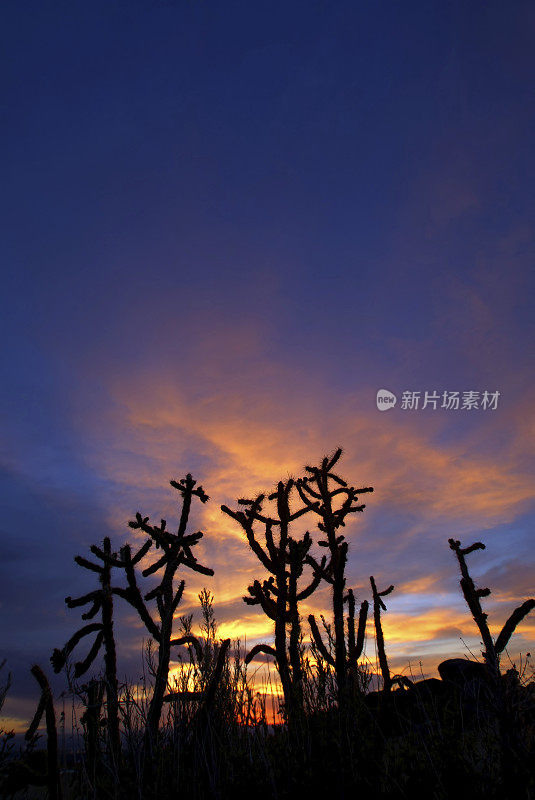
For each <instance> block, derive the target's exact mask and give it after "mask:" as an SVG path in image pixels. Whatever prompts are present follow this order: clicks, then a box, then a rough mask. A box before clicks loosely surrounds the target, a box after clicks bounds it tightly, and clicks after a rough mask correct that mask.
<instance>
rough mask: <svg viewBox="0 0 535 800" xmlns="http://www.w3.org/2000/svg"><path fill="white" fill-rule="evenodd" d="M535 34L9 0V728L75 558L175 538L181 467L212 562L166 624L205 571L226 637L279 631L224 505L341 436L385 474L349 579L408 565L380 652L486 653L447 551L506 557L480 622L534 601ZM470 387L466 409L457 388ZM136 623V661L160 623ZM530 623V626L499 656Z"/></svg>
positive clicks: (445, 6) (127, 665)
mask: <svg viewBox="0 0 535 800" xmlns="http://www.w3.org/2000/svg"><path fill="white" fill-rule="evenodd" d="M534 33H535V8H534V7H533V4H531V3H528V2H515V0H513V1H512V2H509V3H507V4H505V3H501V2H497V1H496V0H485V2H483V1H482V0H481V1H480V0H475V1H474V2H471V3H464V2H461V0H454V1H453V2H450V3H442V2H435V1H433V0H427V1H426V2H404V3H394V2H382V1H381V0H373V2H368V1H367V0H363V2H359V3H355V2H345V1H344V0H340V1H338V0H336V1H335V2H329V3H328V2H325V0H312V2H311V0H307V2H294V1H293V0H292V1H291V2H287V1H286V2H278V0H271V1H270V2H269V3H267V2H263V1H262V0H258V2H254V3H250V2H238V0H229V1H228V2H225V3H216V2H214V0H175V1H173V0H167V1H164V0H161V1H157V0H150V2H149V0H137V1H136V0H131V2H126V1H124V2H122V1H121V0H114V1H112V2H106V3H101V2H92V3H82V2H78V1H76V2H74V3H73V2H70V3H66V2H60V1H59V0H57V1H56V2H47V0H44V1H43V0H40V2H36V0H25V2H20V0H17V2H14V1H13V0H7V2H5V3H4V4H3V8H2V11H1V25H0V38H1V47H0V51H1V56H0V58H1V62H2V63H1V75H2V79H1V87H2V91H1V94H2V100H1V104H0V107H1V110H0V113H1V115H2V120H1V126H0V129H1V136H2V140H3V142H2V148H1V153H2V161H3V168H2V174H3V180H2V188H3V191H2V193H1V195H2V199H1V202H2V209H1V226H2V233H1V239H2V258H1V262H2V264H1V269H2V315H1V318H0V327H1V339H0V341H1V367H2V376H3V380H2V391H1V392H0V414H1V434H0V470H1V475H2V480H1V484H0V501H1V507H2V520H1V524H0V528H1V537H0V552H1V558H0V603H1V606H0V634H1V641H2V647H1V650H0V656H1V658H5V659H6V665H5V667H4V669H3V671H2V673H1V674H0V677H1V675H4V676H5V674H6V672H7V670H11V672H12V673H13V686H12V688H11V690H10V693H9V697H8V701H7V702H6V706H5V708H4V714H5V715H7V718H8V724H10V725H12V726H14V727H16V728H18V729H21V730H22V729H24V727H25V726H26V725H27V724H28V723H29V721H30V719H31V716H32V715H33V710H34V706H35V702H36V699H37V691H36V687H34V685H33V679H32V678H31V676H30V673H29V668H30V666H31V665H32V664H33V663H39V664H40V665H41V666H43V667H44V668H46V669H47V670H48V673H49V674H50V672H51V670H50V664H49V660H48V659H49V656H50V654H51V651H52V649H53V648H54V647H61V646H62V645H63V643H64V642H65V641H66V640H67V638H69V636H70V635H71V634H72V633H73V632H74V631H75V630H76V628H77V627H78V626H79V624H80V616H79V614H78V611H77V610H70V611H69V610H68V609H66V608H65V604H64V598H65V597H66V596H67V595H73V596H75V595H76V594H80V593H81V592H82V591H89V590H90V589H91V588H92V587H93V583H92V579H91V575H89V574H86V573H85V572H84V571H83V570H82V569H81V568H80V567H78V566H77V565H76V564H75V563H74V561H73V558H74V556H75V555H87V554H88V551H89V547H90V545H91V544H94V543H98V542H102V539H103V538H104V536H110V537H111V538H112V542H113V545H114V547H119V546H120V545H121V544H124V543H125V542H126V541H131V542H134V541H135V540H134V538H133V532H132V531H131V530H129V528H128V525H127V523H128V520H130V519H132V518H133V516H134V515H135V513H136V511H142V512H143V513H144V514H145V515H150V516H151V518H154V520H155V521H159V519H160V517H166V518H167V520H168V523H169V526H170V527H171V525H172V523H173V521H174V522H175V524H176V520H177V515H178V506H177V502H176V500H177V497H176V493H175V492H174V490H173V489H171V487H170V486H169V480H170V479H171V478H174V479H176V478H180V477H182V476H183V475H185V474H186V473H187V472H191V473H192V474H193V475H194V477H195V478H196V479H197V480H199V481H200V482H201V483H202V485H203V486H204V488H205V490H206V492H207V493H208V494H209V496H210V501H209V502H208V503H207V504H206V506H201V505H200V504H199V508H196V509H194V512H193V515H192V530H194V529H197V527H200V528H201V529H202V530H203V531H204V533H205V536H204V539H203V541H202V543H201V544H200V545H199V547H198V548H197V550H198V555H199V558H200V559H201V560H202V561H203V562H204V563H205V564H208V565H209V566H211V567H213V569H214V570H215V574H214V577H213V578H206V577H204V576H199V575H197V574H192V573H190V574H187V575H185V576H184V577H185V579H186V591H185V595H184V601H183V604H182V606H181V607H180V613H190V612H191V613H194V619H195V623H194V624H195V625H198V623H199V619H200V615H199V611H198V601H197V594H198V592H199V591H200V589H201V588H202V587H203V586H207V588H209V589H210V590H211V591H212V592H213V593H214V596H215V611H216V617H217V619H218V621H219V624H220V628H219V631H220V634H221V636H226V635H229V636H232V637H233V638H234V637H240V638H241V640H242V641H243V640H244V638H245V637H246V638H247V642H248V643H252V644H255V643H257V642H262V641H269V639H270V635H271V624H270V622H269V621H268V620H266V618H265V617H263V615H262V613H261V611H259V610H258V609H257V608H255V607H249V606H246V605H245V604H244V603H243V601H242V599H241V598H242V596H243V595H244V594H245V593H246V589H247V586H248V585H249V583H251V582H252V580H253V579H255V578H264V577H266V575H265V573H264V571H263V569H262V566H261V565H260V564H259V563H258V562H257V561H256V560H255V557H254V556H253V554H252V553H251V552H250V550H249V549H248V546H247V543H246V541H245V540H244V538H243V536H242V534H241V533H240V531H239V529H238V528H237V527H236V525H235V524H234V523H233V521H232V520H231V519H229V518H228V517H226V516H225V515H224V514H222V513H221V511H220V506H221V504H222V503H226V504H228V505H230V506H235V505H236V499H237V498H238V497H243V496H244V495H245V496H248V495H253V494H255V493H258V492H260V491H266V490H270V489H272V488H273V487H274V486H275V485H276V483H277V481H278V480H279V479H286V478H287V477H288V476H294V477H298V476H299V475H300V474H302V471H303V467H304V465H305V464H311V463H312V464H317V463H319V461H320V460H321V458H322V457H323V456H324V455H325V454H326V453H331V452H333V451H334V450H335V449H336V448H337V447H338V446H341V447H342V448H343V449H344V456H343V458H342V460H341V462H340V474H342V475H343V477H344V478H345V479H346V480H348V481H349V482H350V483H351V484H352V485H355V486H356V485H361V486H362V485H365V486H366V485H369V486H373V487H374V489H375V491H374V493H373V494H372V495H367V496H366V497H365V498H363V500H365V501H366V509H365V511H364V513H363V514H362V515H359V516H358V519H355V520H354V522H353V523H352V524H351V526H348V529H347V537H348V541H349V562H348V568H347V578H348V585H351V586H352V587H353V588H354V589H355V592H356V594H357V596H358V597H359V599H360V600H362V599H365V598H368V599H369V598H370V588H369V576H370V575H374V576H375V578H376V581H377V583H378V585H379V588H381V586H382V585H383V584H384V586H385V587H386V586H387V585H389V584H391V583H393V584H394V585H395V591H394V592H393V594H392V595H391V596H389V598H388V601H389V602H388V603H387V607H388V611H387V613H386V614H385V615H384V630H385V637H386V642H387V651H388V654H389V657H390V660H391V663H392V666H393V669H395V670H396V671H405V673H407V670H409V669H416V671H417V672H418V671H420V670H423V672H424V673H425V674H426V675H433V674H436V671H435V670H436V665H437V664H438V663H439V662H440V661H441V660H442V659H444V658H446V657H449V656H458V655H460V656H465V655H470V650H471V651H472V652H473V653H474V655H475V656H476V657H480V651H481V647H480V645H479V638H478V633H477V630H476V629H475V626H474V623H473V621H472V620H471V618H470V614H469V612H468V611H467V609H466V608H465V606H464V601H463V599H462V595H461V592H460V589H459V583H458V579H459V576H458V569H457V564H456V561H455V557H454V555H453V553H452V552H451V551H450V549H449V547H448V541H447V540H448V538H449V537H451V536H453V537H455V538H457V539H460V540H461V541H462V542H463V543H466V544H470V543H471V542H472V541H477V540H481V541H483V542H484V543H485V544H486V545H487V549H486V550H485V551H484V552H477V553H475V554H473V555H472V556H470V566H471V568H472V569H473V573H474V576H475V578H476V579H477V581H478V583H479V585H482V586H489V588H491V590H492V594H491V596H490V598H489V599H488V600H487V601H486V608H487V610H488V611H489V621H490V623H491V629H492V631H493V633H494V634H497V633H498V632H499V630H500V627H501V625H502V624H503V622H504V621H505V619H506V618H507V617H508V616H509V614H510V613H511V612H512V610H513V609H514V608H515V606H517V605H518V604H519V603H520V602H522V601H523V600H524V599H526V598H528V597H530V596H533V595H534V593H535V586H534V579H533V576H534V569H533V568H534V566H535V556H534V548H533V541H534V540H533V528H534V521H535V502H534V493H533V476H534V459H533V453H534V444H535V421H534V414H533V408H534V401H535V380H534V369H533V366H534V365H533V358H534V350H535V348H534V344H535V330H534V325H535V316H534V314H533V304H534V299H535V293H534V289H535V270H534V266H533V265H534V256H535V247H534V230H533V220H534V210H535V208H534V206H535V202H534V198H535V195H534V193H533V186H534V179H535V175H534V167H535V155H534V150H533V141H534V136H535V124H534V107H535V102H534V92H533V86H534V85H535V83H534V79H535V63H534V59H533V36H534ZM379 389H387V390H389V391H390V392H393V393H394V394H395V395H396V397H397V403H396V405H395V406H394V407H393V408H390V409H389V410H387V411H380V410H378V408H377V404H376V395H377V391H378V390H379ZM454 391H457V392H460V397H461V404H460V405H462V398H463V393H464V392H479V393H480V394H479V397H478V401H479V402H478V407H477V408H471V409H469V408H462V407H459V408H458V409H454V408H449V409H448V408H442V407H441V403H442V398H443V393H444V392H448V393H450V392H454ZM485 391H487V392H489V393H495V392H499V396H498V400H497V405H496V408H492V407H490V408H482V407H481V406H482V402H481V401H482V397H483V394H482V393H483V392H485ZM404 392H420V393H421V394H420V397H419V405H418V408H406V407H403V406H404V405H407V404H406V403H405V404H404V402H403V393H404ZM425 392H428V393H434V392H436V393H437V395H438V396H439V402H438V403H437V408H436V409H434V408H433V404H432V403H428V405H427V407H426V408H422V405H423V402H424V396H425ZM312 533H313V534H314V536H315V535H316V534H315V533H314V531H312ZM316 533H317V532H316ZM316 538H317V537H316ZM116 610H117V625H116V634H117V639H118V641H119V643H120V659H119V669H120V673H121V675H122V674H125V675H130V676H132V675H133V676H134V677H135V676H136V675H137V674H138V672H139V670H140V657H141V642H142V638H143V631H142V629H141V628H140V627H139V624H138V623H137V621H136V620H135V619H134V617H133V615H132V613H131V612H130V611H129V610H128V609H123V608H121V607H119V606H118V607H117V609H116ZM306 610H307V611H308V610H314V611H315V612H317V613H319V612H324V613H326V614H328V613H329V595H328V591H326V590H322V591H321V592H319V593H318V594H317V595H314V597H313V598H311V600H310V607H309V608H307V609H306ZM368 634H369V635H368V642H367V651H366V657H367V658H368V659H369V660H370V663H372V664H373V665H375V651H374V641H373V631H372V630H371V627H370V628H369V630H368ZM534 643H535V618H533V617H532V618H531V619H530V618H528V619H526V620H525V621H524V623H523V624H522V626H521V628H519V630H518V632H517V634H516V636H515V638H514V640H513V641H512V642H511V647H510V658H511V660H512V661H514V662H516V663H517V665H518V663H519V661H518V659H519V654H520V653H522V654H523V657H525V654H526V653H527V652H529V650H530V648H532V647H533V646H534ZM80 655H83V654H82V653H81V651H80ZM506 662H507V659H506ZM408 665H411V666H410V667H409V666H408ZM420 665H421V666H420ZM508 665H509V662H507V663H506V666H508ZM54 688H55V689H56V691H57V692H59V691H60V690H61V688H64V680H63V678H62V676H60V677H59V678H57V679H54ZM3 724H5V723H3Z"/></svg>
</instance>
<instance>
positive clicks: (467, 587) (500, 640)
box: [448, 539, 535, 678]
mask: <svg viewBox="0 0 535 800" xmlns="http://www.w3.org/2000/svg"><path fill="white" fill-rule="evenodd" d="M448 542H449V546H450V549H451V550H453V552H454V553H455V555H456V556H457V561H458V562H459V567H460V570H461V581H460V583H461V589H462V591H463V595H464V599H465V600H466V602H467V604H468V608H469V609H470V611H471V612H472V616H473V618H474V621H475V623H476V625H477V627H478V628H479V632H480V633H481V639H482V640H483V645H484V647H485V650H484V652H483V658H484V660H485V663H486V665H487V666H488V668H489V670H490V672H491V675H493V676H494V677H495V678H498V677H499V675H500V655H501V654H502V652H503V651H504V650H505V648H506V647H507V643H508V642H509V639H510V638H511V636H512V635H513V633H514V632H515V630H516V628H517V625H518V624H519V623H520V622H521V621H522V620H523V619H524V617H525V616H526V615H527V614H529V612H530V611H532V610H533V609H534V608H535V600H534V599H530V600H526V601H525V602H524V603H522V605H521V606H518V608H515V610H514V611H513V613H512V614H511V616H510V617H509V619H508V620H507V621H506V622H505V624H504V626H503V628H502V629H501V631H500V633H499V635H498V637H497V639H496V641H494V640H493V638H492V635H491V633H490V630H489V626H488V622H487V614H485V612H484V611H483V609H482V607H481V598H482V597H488V596H489V594H490V589H476V586H475V584H474V581H473V580H472V577H471V575H470V573H469V571H468V565H467V563H466V558H465V557H466V556H467V555H469V554H470V553H473V552H474V551H475V550H484V549H485V545H484V544H483V543H482V542H475V543H474V544H471V545H470V546H469V547H461V543H460V542H459V541H458V540H456V539H448Z"/></svg>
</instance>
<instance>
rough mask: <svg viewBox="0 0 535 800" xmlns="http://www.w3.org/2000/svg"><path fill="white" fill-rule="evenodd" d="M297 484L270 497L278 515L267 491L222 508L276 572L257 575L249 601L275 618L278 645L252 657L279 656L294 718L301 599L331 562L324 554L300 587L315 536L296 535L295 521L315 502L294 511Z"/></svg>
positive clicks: (257, 649)
mask: <svg viewBox="0 0 535 800" xmlns="http://www.w3.org/2000/svg"><path fill="white" fill-rule="evenodd" d="M294 486H295V483H294V481H293V479H289V480H288V481H287V482H286V483H284V482H283V481H280V482H279V483H278V485H277V491H276V492H274V493H273V494H271V495H269V496H268V498H267V499H268V500H272V501H275V505H276V515H275V514H274V515H273V516H269V515H266V514H265V513H263V510H262V505H263V502H264V500H265V499H266V498H265V496H264V495H262V494H261V495H259V496H258V497H257V498H256V499H255V500H239V501H238V502H239V504H240V505H241V506H243V509H240V510H237V511H233V510H231V509H230V508H228V506H225V505H223V506H222V507H221V508H222V511H224V512H225V513H226V514H228V515H229V516H230V517H232V518H233V519H234V520H236V521H237V522H238V523H239V524H240V525H241V527H242V529H243V530H244V532H245V535H246V536H247V541H248V542H249V545H250V547H251V549H252V551H253V553H254V554H255V555H256V556H257V558H258V559H259V561H260V562H261V564H262V565H263V566H264V567H265V569H266V570H267V571H268V572H269V573H271V575H270V577H269V578H268V579H267V580H264V581H263V582H260V581H258V580H255V581H254V583H253V584H252V585H251V586H249V587H248V591H249V595H248V596H247V597H244V598H243V599H244V601H245V602H246V603H247V604H248V605H260V607H261V608H262V610H263V612H264V613H265V614H266V616H268V617H269V619H271V620H272V621H273V623H274V627H275V647H271V646H270V645H267V644H259V645H256V647H253V649H252V650H251V651H250V653H249V654H248V655H247V658H246V661H247V662H249V661H251V659H252V658H254V656H255V655H257V654H258V653H261V652H262V653H267V654H269V655H272V656H274V657H275V659H276V662H277V669H278V672H279V676H280V681H281V685H282V690H283V694H284V706H285V711H286V714H287V716H288V718H290V717H291V716H292V714H293V712H294V711H296V710H298V709H299V708H300V705H301V691H302V689H301V685H302V670H301V654H300V638H301V636H300V634H301V623H300V616H299V603H300V602H301V601H302V600H305V599H306V598H308V597H310V595H311V594H312V593H313V592H314V591H315V590H316V588H317V587H318V585H319V583H320V580H321V575H320V572H319V569H323V568H324V567H325V563H326V559H325V558H323V559H322V561H321V564H319V565H317V566H318V569H314V571H313V573H312V576H311V578H310V580H309V582H308V584H307V585H306V586H305V588H302V589H299V581H300V579H301V577H302V575H303V572H304V567H305V565H307V564H308V565H310V561H309V550H310V547H311V545H312V539H311V537H310V534H309V533H308V532H307V533H306V534H305V535H304V536H303V537H302V538H301V539H295V538H292V536H291V535H290V526H291V524H292V523H293V522H294V521H295V520H296V519H298V518H299V517H301V516H303V514H306V513H308V512H309V511H310V510H311V508H312V507H314V504H312V505H310V504H307V505H303V506H301V507H300V508H298V509H297V510H295V511H292V510H291V508H290V494H291V492H292V489H293V488H294ZM258 523H260V524H261V525H263V527H264V539H265V545H262V544H261V543H260V541H259V539H258V535H257V531H256V529H255V526H257V524H258ZM275 531H276V533H275ZM288 627H289V628H290V634H289V641H288V632H287V629H288Z"/></svg>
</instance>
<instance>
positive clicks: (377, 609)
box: [370, 575, 394, 692]
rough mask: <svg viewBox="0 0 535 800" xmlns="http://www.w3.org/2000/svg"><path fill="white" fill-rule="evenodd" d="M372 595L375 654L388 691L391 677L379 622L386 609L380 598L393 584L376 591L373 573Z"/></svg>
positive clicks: (390, 686)
mask: <svg viewBox="0 0 535 800" xmlns="http://www.w3.org/2000/svg"><path fill="white" fill-rule="evenodd" d="M370 583H371V587H372V596H373V620H374V623H375V641H376V643H377V656H378V658H379V667H380V668H381V675H382V676H383V689H384V691H385V692H389V691H390V689H391V688H392V684H393V682H394V681H393V679H392V677H391V675H390V667H389V666H388V659H387V657H386V649H385V638H384V635H383V626H382V624H381V611H386V606H385V604H384V602H383V601H382V600H381V598H382V597H386V595H388V594H390V592H393V591H394V587H393V586H389V587H388V589H385V590H384V591H383V592H378V591H377V586H376V585H375V580H374V578H373V575H372V576H371V577H370Z"/></svg>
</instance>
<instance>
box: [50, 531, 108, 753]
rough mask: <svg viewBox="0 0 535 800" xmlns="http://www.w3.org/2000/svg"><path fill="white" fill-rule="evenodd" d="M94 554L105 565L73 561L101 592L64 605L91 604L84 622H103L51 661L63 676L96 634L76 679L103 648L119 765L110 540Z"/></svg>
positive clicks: (82, 630) (79, 635)
mask: <svg viewBox="0 0 535 800" xmlns="http://www.w3.org/2000/svg"><path fill="white" fill-rule="evenodd" d="M91 552H92V553H93V554H94V555H95V556H96V557H97V558H98V559H99V560H100V561H101V562H102V564H101V565H99V564H94V563H93V562H92V561H88V560H87V559H85V558H83V557H82V556H76V557H75V559H74V560H75V561H76V563H77V564H79V565H80V566H81V567H84V568H85V569H88V570H90V571H91V572H96V573H97V575H98V576H99V582H100V587H101V588H100V589H97V590H95V591H93V592H89V593H88V594H85V595H83V596H82V597H78V598H75V599H73V598H71V597H66V598H65V602H66V604H67V606H68V607H69V608H77V607H79V606H84V605H87V604H88V603H91V608H90V609H89V611H87V612H86V613H85V614H82V619H92V618H93V617H95V616H96V615H97V614H98V613H99V611H100V615H101V622H95V623H91V624H89V625H84V626H83V627H82V628H80V630H78V631H77V632H76V633H75V634H74V635H73V636H71V638H70V639H69V641H68V642H67V644H66V645H65V646H64V647H63V649H62V650H58V649H55V650H54V652H53V653H52V656H51V659H50V660H51V661H52V666H53V668H54V672H60V671H61V670H62V669H63V667H64V666H65V663H66V660H67V658H68V656H69V655H70V654H71V652H72V651H73V650H74V648H75V647H76V645H77V644H78V643H79V642H80V641H81V639H83V638H84V637H85V636H88V635H89V634H91V633H96V637H95V639H94V641H93V644H92V646H91V648H90V650H89V652H88V654H87V656H86V657H85V658H84V659H83V660H82V661H78V662H77V663H76V664H75V667H74V677H75V678H79V677H81V676H82V675H84V674H85V673H86V672H87V670H88V669H89V667H90V666H91V665H92V664H93V662H94V661H95V659H96V657H97V655H98V654H99V651H100V648H101V647H102V646H104V665H105V683H106V707H107V709H106V718H107V729H108V741H109V747H110V751H111V754H112V759H113V762H114V763H115V765H118V764H119V761H120V756H121V738H120V731H119V698H118V685H117V655H116V647H115V639H114V633H113V592H114V590H113V589H112V586H111V568H112V566H113V565H114V559H115V558H116V554H115V553H112V551H111V543H110V539H109V538H108V537H106V538H105V539H104V543H103V549H102V550H101V549H100V548H99V547H97V546H96V545H92V547H91Z"/></svg>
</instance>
